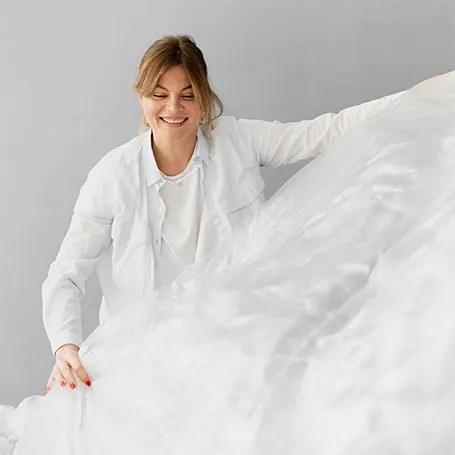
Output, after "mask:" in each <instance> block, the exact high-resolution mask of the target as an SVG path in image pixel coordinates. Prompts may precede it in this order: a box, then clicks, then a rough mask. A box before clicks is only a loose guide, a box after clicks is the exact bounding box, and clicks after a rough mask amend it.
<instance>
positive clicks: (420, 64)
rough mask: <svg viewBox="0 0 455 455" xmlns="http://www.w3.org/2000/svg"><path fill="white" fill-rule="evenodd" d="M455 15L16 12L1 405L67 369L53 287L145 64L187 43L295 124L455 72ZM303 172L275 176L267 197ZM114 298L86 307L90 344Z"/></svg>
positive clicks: (362, 9)
mask: <svg viewBox="0 0 455 455" xmlns="http://www.w3.org/2000/svg"><path fill="white" fill-rule="evenodd" d="M454 9H455V6H454V0H393V1H392V0H381V1H380V2H378V1H377V0H301V1H296V0H294V1H292V0H280V1H272V0H269V1H262V2H260V1H246V0H233V1H226V0H223V1H220V0H218V1H216V2H214V1H213V0H192V1H191V2H189V1H185V0H178V1H177V0H166V1H160V2H158V1H151V0H147V1H139V0H129V1H128V2H119V1H117V2H112V1H106V0H98V1H97V2H89V1H88V0H79V1H78V2H71V3H69V2H60V1H57V0H52V1H49V0H45V1H42V2H32V1H28V2H21V1H19V2H8V4H6V3H3V5H2V11H1V14H0V33H1V36H0V55H1V57H2V67H1V71H0V94H1V98H0V99H1V104H0V106H1V107H0V122H1V123H0V124H1V125H2V126H1V130H0V131H1V133H0V141H1V146H0V159H1V166H0V172H1V174H0V185H1V187H0V198H1V207H2V212H1V225H0V251H1V255H0V368H1V374H0V403H3V404H12V405H17V404H18V403H19V402H20V401H21V400H22V399H23V398H25V397H26V396H29V395H34V394H43V393H44V392H43V390H42V389H43V387H44V385H45V384H46V381H47V379H48V376H49V373H50V370H51V368H52V366H53V356H52V353H51V350H50V346H49V344H48V340H47V338H46V335H45V332H44V329H43V325H42V320H41V297H40V296H41V284H42V282H43V280H44V278H45V276H46V274H47V270H48V267H49V265H50V263H51V262H52V261H53V260H54V258H55V255H56V253H57V250H58V247H59V244H60V242H61V240H62V238H63V236H64V234H65V232H66V229H67V227H68V223H69V220H70V217H71V213H72V208H73V204H74V202H75V199H76V196H77V193H78V191H79V188H80V186H81V185H82V183H83V181H84V179H85V177H86V174H87V172H88V170H89V169H90V168H91V167H92V166H93V165H94V164H95V163H96V162H97V161H98V160H99V159H100V158H101V157H102V156H103V155H104V154H105V153H107V152H108V151H109V150H110V149H112V148H114V147H115V146H117V145H120V144H122V143H124V142H126V141H128V140H129V139H130V138H132V137H133V136H135V135H136V134H137V132H138V126H139V119H140V116H139V105H138V102H137V98H136V95H135V94H134V93H133V92H132V90H131V86H132V84H133V82H134V78H135V74H136V71H137V67H138V64H139V60H140V58H141V56H142V54H143V52H144V51H145V50H146V48H147V47H148V46H149V45H150V44H151V43H152V42H153V41H154V40H155V39H157V38H159V37H161V36H162V35H165V34H183V33H188V34H191V35H193V36H194V37H195V39H196V41H197V43H198V45H199V46H200V47H201V49H202V50H203V52H204V54H205V57H206V60H207V62H208V66H209V69H210V72H211V79H212V82H213V86H214V88H215V90H216V91H217V92H218V94H219V95H220V96H221V98H222V99H223V101H224V102H225V104H226V107H227V111H226V113H227V114H233V115H235V116H236V117H246V118H262V119H267V120H275V119H276V120H281V121H296V120H302V119H308V118H313V117H315V116H317V115H318V114H321V113H324V112H328V111H338V110H341V109H342V108H344V107H347V106H350V105H353V104H357V103H360V102H363V101H367V100H370V99H373V98H378V97H381V96H384V95H387V94H390V93H393V92H397V91H399V90H403V89H406V88H409V87H410V86H411V85H413V84H414V83H416V82H418V81H421V80H423V79H425V78H427V77H430V76H432V75H436V74H439V73H442V72H446V71H448V70H450V69H454V67H455V13H454ZM297 169H298V166H295V165H294V166H291V167H287V168H280V169H277V170H273V171H270V170H266V171H265V172H264V174H265V177H266V179H267V183H268V186H267V195H270V194H272V193H273V192H274V191H275V190H276V188H277V187H279V186H280V185H281V184H282V183H283V182H284V181H285V180H286V179H287V178H288V177H289V176H290V175H291V174H292V173H293V172H295V171H296V170H297ZM99 300H100V296H99V292H98V289H97V285H96V280H95V279H91V281H90V285H89V287H88V295H87V296H86V298H85V300H84V313H83V317H84V324H85V334H88V333H89V332H90V331H92V330H93V328H94V327H95V326H96V324H97V315H98V308H99Z"/></svg>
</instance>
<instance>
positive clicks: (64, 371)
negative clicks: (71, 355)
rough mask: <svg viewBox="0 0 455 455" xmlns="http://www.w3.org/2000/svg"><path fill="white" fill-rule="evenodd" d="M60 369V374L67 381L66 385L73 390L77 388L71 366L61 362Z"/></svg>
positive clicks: (64, 361) (59, 363) (63, 361)
mask: <svg viewBox="0 0 455 455" xmlns="http://www.w3.org/2000/svg"><path fill="white" fill-rule="evenodd" d="M57 365H58V368H59V369H60V373H61V375H62V376H63V378H64V379H65V381H66V383H67V384H69V386H70V387H71V388H72V389H75V388H76V380H75V379H74V375H73V372H72V370H71V366H70V364H69V363H68V362H67V361H66V360H59V361H58V363H57Z"/></svg>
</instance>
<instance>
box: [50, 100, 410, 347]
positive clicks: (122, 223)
mask: <svg viewBox="0 0 455 455" xmlns="http://www.w3.org/2000/svg"><path fill="white" fill-rule="evenodd" d="M401 94H402V92H401V93H398V94H395V95H390V96H388V97H385V98H381V99H379V100H374V101H370V102H368V103H363V104H361V105H359V106H354V107H351V108H348V109H345V110H343V111H341V112H340V113H338V114H332V113H330V114H324V115H321V116H319V117H317V118H316V119H314V120H304V121H300V122H294V123H279V122H267V121H262V120H246V119H239V120H236V119H235V118H234V117H221V118H219V119H217V120H216V121H215V129H214V131H213V132H212V135H211V139H210V140H207V139H206V138H205V137H204V136H203V135H202V134H201V132H200V130H199V131H198V142H200V144H199V146H198V155H197V156H196V157H195V160H201V166H202V167H201V170H202V192H203V195H204V200H205V202H206V204H207V212H208V215H209V216H208V218H210V219H211V220H212V222H213V223H214V225H215V228H216V229H217V232H218V236H219V238H220V239H223V238H226V236H227V235H228V234H229V233H230V232H231V230H232V228H234V227H241V226H248V224H249V223H250V222H251V220H252V218H253V217H254V215H255V214H256V213H257V211H258V209H259V207H260V206H261V205H262V204H263V202H264V196H263V189H264V181H263V179H262V177H261V175H260V172H259V166H260V165H263V166H279V165H282V164H289V163H293V162H296V161H299V160H304V159H308V158H312V157H315V156H317V155H319V154H321V153H322V152H324V151H326V150H328V149H329V148H331V147H333V146H334V145H335V144H337V143H339V142H340V140H341V139H342V138H343V137H345V136H346V135H347V134H348V133H349V132H351V131H353V130H355V129H356V128H357V127H358V126H359V125H363V124H364V123H365V122H367V121H368V120H370V119H372V118H375V117H377V116H380V115H381V114H384V113H385V112H387V110H388V109H390V108H391V107H392V106H393V104H394V101H395V100H396V99H397V98H399V97H400V96H401ZM150 135H151V131H150V130H149V131H147V132H145V133H143V134H141V135H139V136H137V137H135V138H134V139H132V140H131V141H130V142H128V143H126V144H123V145H122V146H120V147H117V148H116V149H114V150H112V151H111V152H109V153H108V154H107V155H106V156H105V157H104V158H103V159H102V160H101V161H100V162H99V163H98V164H97V165H96V166H95V167H94V168H93V169H92V170H91V171H90V172H89V175H88V177H87V181H86V182H85V184H84V185H83V186H82V188H81V191H80V194H79V197H78V199H77V201H76V205H75V208H74V215H73V217H72V220H71V224H70V227H69V229H68V232H67V234H66V236H65V238H64V240H63V242H62V245H61V247H60V250H59V253H58V255H57V258H56V260H55V261H54V262H53V263H52V264H51V266H50V269H49V273H48V277H47V279H46V281H45V282H44V284H43V291H42V294H43V321H44V327H45V329H46V333H47V336H48V338H49V340H50V344H51V348H52V351H53V352H55V351H56V350H57V349H58V348H59V347H60V346H61V345H63V344H66V343H73V344H76V345H77V346H80V345H81V344H82V329H81V308H80V301H81V299H82V297H83V296H84V294H85V282H86V280H87V278H88V277H89V276H90V274H91V273H92V271H93V270H94V268H95V267H96V268H97V272H98V277H99V281H100V285H101V288H102V292H103V304H102V306H101V312H100V313H101V314H100V316H102V315H105V317H107V316H109V315H114V314H115V313H117V312H118V311H120V310H122V309H124V308H125V307H128V306H129V305H130V303H131V301H134V300H135V299H137V298H144V297H146V296H147V295H149V294H150V293H152V292H153V290H154V289H156V287H157V280H156V277H157V270H156V269H157V264H156V258H157V257H158V254H159V253H160V251H161V239H162V232H161V226H162V223H163V220H164V204H163V203H162V201H161V198H160V197H159V195H158V192H157V191H151V192H149V191H148V188H149V187H150V186H151V185H154V184H155V183H156V182H157V181H158V180H160V178H162V176H161V173H160V172H159V169H158V167H157V165H156V162H155V160H154V158H153V154H152V153H148V150H150V149H151V145H150ZM148 196H150V197H148ZM149 212H151V214H153V216H151V217H150V214H149ZM149 219H151V221H152V225H151V227H150V225H149ZM106 306H107V308H106ZM101 319H102V321H103V318H101ZM102 321H101V322H102Z"/></svg>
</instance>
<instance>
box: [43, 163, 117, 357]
mask: <svg viewBox="0 0 455 455" xmlns="http://www.w3.org/2000/svg"><path fill="white" fill-rule="evenodd" d="M106 174H108V173H107V172H105V171H103V170H102V167H101V166H100V163H98V165H97V166H95V167H94V168H93V169H92V170H91V171H90V172H89V174H88V177H87V180H86V182H85V183H84V185H83V186H82V188H81V190H80V192H79V196H78V198H77V201H76V204H75V207H74V211H73V215H72V218H71V222H70V226H69V229H68V231H67V233H66V235H65V237H64V239H63V241H62V244H61V246H60V249H59V252H58V254H57V257H56V259H55V261H54V262H53V263H52V264H51V266H50V268H49V272H48V276H47V278H46V280H45V281H44V283H43V286H42V300H43V322H44V327H45V330H46V333H47V336H48V338H49V341H50V344H51V348H52V352H53V353H54V355H55V352H56V351H57V349H58V348H59V347H61V346H63V345H64V344H68V343H71V344H75V345H77V346H78V347H80V345H81V344H82V324H81V305H80V301H81V299H82V298H83V296H84V295H85V282H86V280H87V278H88V277H89V276H90V274H91V273H92V272H93V270H94V268H95V265H96V263H97V262H98V261H99V259H100V258H101V256H102V255H103V253H104V252H105V250H106V249H107V248H108V246H109V244H110V242H111V227H112V222H113V218H114V209H113V203H112V202H111V201H110V197H109V195H110V193H111V192H112V188H110V187H109V185H108V183H107V176H106Z"/></svg>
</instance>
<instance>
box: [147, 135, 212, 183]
mask: <svg viewBox="0 0 455 455" xmlns="http://www.w3.org/2000/svg"><path fill="white" fill-rule="evenodd" d="M194 156H195V159H196V158H200V159H201V160H202V161H204V162H205V163H207V162H208V160H209V148H208V144H207V140H206V139H205V137H204V135H203V134H202V132H201V130H200V128H198V130H197V141H196V149H195V151H194ZM196 161H197V160H196ZM142 164H143V168H144V175H145V181H146V183H147V186H151V185H154V184H155V183H156V182H158V181H159V180H161V179H162V178H163V176H162V175H161V171H160V170H159V168H158V165H157V164H156V160H155V155H154V154H153V149H152V129H151V128H150V129H148V130H147V131H146V132H145V133H144V140H143V142H142Z"/></svg>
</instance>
